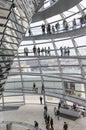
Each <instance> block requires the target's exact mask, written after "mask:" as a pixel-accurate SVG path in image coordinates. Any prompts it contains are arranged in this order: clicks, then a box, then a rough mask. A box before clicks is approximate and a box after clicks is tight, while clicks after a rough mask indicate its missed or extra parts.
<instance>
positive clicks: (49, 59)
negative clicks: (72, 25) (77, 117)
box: [0, 0, 86, 107]
mask: <svg viewBox="0 0 86 130" xmlns="http://www.w3.org/2000/svg"><path fill="white" fill-rule="evenodd" d="M36 2H37V1H36ZM36 2H35V4H34V5H35V6H36V9H39V8H40V7H41V6H42V4H43V3H40V5H39V6H38V3H39V2H38V3H36ZM42 2H43V1H42ZM60 2H64V1H62V0H59V1H57V2H55V3H54V4H53V5H51V6H50V7H49V8H47V9H45V10H43V11H38V12H37V11H36V14H35V15H34V16H33V19H32V22H37V21H41V20H44V21H47V20H46V18H48V17H51V16H53V15H56V14H60V15H61V21H62V20H63V19H64V18H66V17H64V11H66V10H68V9H70V8H72V7H73V6H74V5H76V4H77V8H78V11H77V12H79V15H80V16H81V15H82V14H85V8H84V9H83V8H81V7H82V6H81V3H80V4H79V2H81V0H76V1H67V0H66V2H68V5H69V6H67V4H66V2H65V4H66V5H65V4H64V5H65V6H64V7H63V6H61V5H63V4H62V3H60ZM74 2H75V3H74ZM27 3H28V0H27ZM33 3H34V2H33ZM33 3H32V7H33V10H32V12H31V13H30V10H29V12H28V10H27V8H26V7H27V6H26V2H23V1H15V4H14V1H10V0H8V1H1V5H4V6H2V7H1V11H2V10H5V12H4V13H3V15H2V16H0V17H1V20H0V30H1V33H0V38H1V48H0V50H1V53H0V55H1V57H0V60H1V71H2V72H1V79H0V81H1V88H2V90H1V94H2V95H1V100H2V103H3V104H4V105H6V103H7V101H6V100H5V98H6V97H7V98H10V97H14V96H16V97H19V98H20V99H17V101H16V99H14V102H10V103H8V104H13V105H15V104H19V105H20V104H24V103H25V98H26V97H25V94H26V95H28V94H31V95H32V94H34V95H38V94H39V95H43V93H42V92H41V90H42V84H43V85H44V89H45V94H44V95H43V96H45V95H46V96H51V97H56V98H60V99H65V100H67V101H70V102H74V103H77V104H79V105H81V106H84V107H86V99H85V95H86V94H85V93H86V90H85V88H86V86H85V84H86V72H85V67H86V64H85V60H86V57H85V56H86V55H85V53H84V51H83V49H82V48H84V50H85V44H82V45H81V44H80V45H79V46H78V45H77V42H76V41H77V40H76V39H77V38H80V37H85V33H86V26H85V25H84V26H83V27H79V28H77V29H75V30H73V29H71V30H67V31H63V32H60V33H58V32H57V33H55V34H45V35H42V34H41V35H40V34H39V35H33V36H25V33H26V32H27V27H28V26H32V24H33V23H31V24H30V25H29V22H30V20H31V18H32V15H33V14H34V12H35V10H34V6H33ZM13 6H15V7H13ZM25 6H26V7H25ZM37 6H38V8H37ZM59 6H61V8H60V9H59V8H58V7H59ZM3 8H4V9H3ZM56 8H57V10H56ZM23 9H24V10H23ZM31 9H32V8H31ZM81 9H82V10H81ZM22 10H23V12H22ZM50 10H51V12H52V13H49V12H50ZM1 11H0V14H2V13H1ZM56 11H58V13H57V12H56ZM24 12H25V13H24ZM16 13H17V14H16ZM45 14H46V15H45ZM72 14H73V16H74V17H75V14H76V13H75V12H72ZM80 16H79V17H80ZM71 17H72V16H71ZM28 21H29V22H28ZM59 21H60V20H59ZM4 22H5V23H4ZM51 24H52V23H51ZM23 40H24V41H28V43H24V44H23V43H22V42H21V41H23ZM63 41H64V42H65V43H64V45H63V46H66V45H67V46H69V48H70V51H71V54H70V56H63V57H62V56H61V54H60V45H58V43H59V44H60V42H63ZM68 42H69V43H70V44H71V45H69V44H68ZM20 43H21V44H20ZM66 43H67V44H66ZM34 45H36V47H40V48H42V47H48V46H50V48H51V49H50V52H51V55H40V56H39V55H36V56H34V54H33V51H32V49H33V46H34ZM61 45H62V44H61ZM25 47H28V49H29V52H28V56H25V55H24V48H25ZM18 48H19V49H18ZM79 48H80V49H79ZM81 50H82V51H81ZM82 52H83V53H82ZM13 59H14V60H13ZM7 67H8V69H7ZM9 70H10V71H9ZM7 77H8V78H7ZM6 79H7V81H6ZM5 82H6V84H5ZM33 82H35V83H36V85H37V89H38V93H36V92H34V91H33ZM65 84H66V85H65ZM77 86H79V87H77ZM72 88H73V89H72ZM76 88H77V89H76ZM3 90H4V91H3Z"/></svg>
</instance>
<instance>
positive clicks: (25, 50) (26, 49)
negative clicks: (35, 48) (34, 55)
mask: <svg viewBox="0 0 86 130" xmlns="http://www.w3.org/2000/svg"><path fill="white" fill-rule="evenodd" d="M28 52H29V50H28V48H27V47H25V48H24V54H25V56H28Z"/></svg>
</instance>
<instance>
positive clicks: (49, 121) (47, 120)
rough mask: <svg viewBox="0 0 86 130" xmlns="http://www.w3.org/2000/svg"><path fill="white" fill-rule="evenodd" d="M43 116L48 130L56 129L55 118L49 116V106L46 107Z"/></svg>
mask: <svg viewBox="0 0 86 130" xmlns="http://www.w3.org/2000/svg"><path fill="white" fill-rule="evenodd" d="M43 115H44V120H45V125H46V130H54V127H53V118H52V117H50V115H49V114H48V108H47V105H45V106H44V113H43Z"/></svg>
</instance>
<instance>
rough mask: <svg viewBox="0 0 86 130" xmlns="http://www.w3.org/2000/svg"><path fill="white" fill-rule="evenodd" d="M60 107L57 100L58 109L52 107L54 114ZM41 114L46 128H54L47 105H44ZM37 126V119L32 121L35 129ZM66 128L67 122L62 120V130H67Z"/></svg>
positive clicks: (48, 129)
mask: <svg viewBox="0 0 86 130" xmlns="http://www.w3.org/2000/svg"><path fill="white" fill-rule="evenodd" d="M40 98H41V97H40ZM60 108H61V103H60V102H59V104H58V110H57V109H56V107H54V114H55V116H57V114H58V111H60ZM43 116H44V121H45V127H46V130H54V121H53V118H52V117H51V116H50V115H49V113H48V107H47V105H44V111H43ZM58 120H59V118H58ZM38 126H39V123H38V122H37V121H34V127H35V128H36V129H38ZM67 129H68V124H67V123H66V122H64V124H63V128H62V130H67Z"/></svg>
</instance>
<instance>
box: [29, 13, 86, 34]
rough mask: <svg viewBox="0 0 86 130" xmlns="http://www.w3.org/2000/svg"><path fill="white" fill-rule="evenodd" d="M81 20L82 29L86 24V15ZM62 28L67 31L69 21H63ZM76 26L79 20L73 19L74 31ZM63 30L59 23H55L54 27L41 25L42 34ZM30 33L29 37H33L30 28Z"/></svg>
mask: <svg viewBox="0 0 86 130" xmlns="http://www.w3.org/2000/svg"><path fill="white" fill-rule="evenodd" d="M78 19H79V23H80V26H81V27H82V25H83V24H86V15H82V16H81V17H80V18H78ZM62 26H63V30H65V31H67V30H68V29H69V27H70V25H69V23H68V21H67V20H66V19H63V23H62ZM76 26H77V19H75V18H74V19H73V20H72V28H73V29H76ZM60 28H61V25H60V23H59V22H57V23H55V24H54V25H51V24H49V23H48V24H46V25H45V24H42V25H41V29H42V34H45V33H47V34H51V33H53V34H54V33H55V32H58V31H59V29H60ZM28 32H29V36H31V35H32V32H31V29H30V28H29V30H28Z"/></svg>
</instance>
